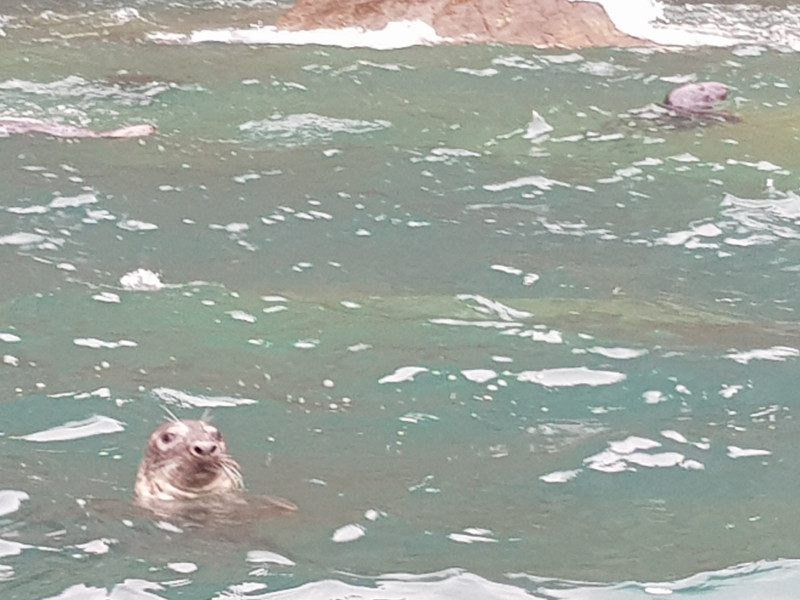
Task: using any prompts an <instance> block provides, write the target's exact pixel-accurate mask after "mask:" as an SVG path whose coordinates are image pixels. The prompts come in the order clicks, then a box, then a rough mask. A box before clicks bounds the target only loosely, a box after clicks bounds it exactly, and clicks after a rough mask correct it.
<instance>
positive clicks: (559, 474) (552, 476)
mask: <svg viewBox="0 0 800 600" xmlns="http://www.w3.org/2000/svg"><path fill="white" fill-rule="evenodd" d="M580 472H581V469H572V470H569V471H553V472H552V473H547V474H546V475H542V476H540V477H539V480H540V481H544V482H545V483H566V482H568V481H572V480H573V479H575V478H576V477H577V476H578V475H579V474H580Z"/></svg>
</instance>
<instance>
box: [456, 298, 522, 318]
mask: <svg viewBox="0 0 800 600" xmlns="http://www.w3.org/2000/svg"><path fill="white" fill-rule="evenodd" d="M456 298H457V299H458V300H461V301H462V302H464V301H467V300H471V301H473V302H475V305H473V306H471V307H470V308H472V309H473V310H475V311H477V312H479V313H483V314H485V315H496V316H497V318H499V319H500V320H501V321H517V320H520V319H527V318H529V317H532V316H533V315H532V314H531V313H529V312H527V311H524V310H517V309H515V308H511V307H510V306H506V305H505V304H503V303H502V302H498V301H497V300H491V299H490V298H486V297H484V296H478V295H475V294H459V295H458V296H456Z"/></svg>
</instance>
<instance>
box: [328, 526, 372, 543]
mask: <svg viewBox="0 0 800 600" xmlns="http://www.w3.org/2000/svg"><path fill="white" fill-rule="evenodd" d="M366 533H367V530H366V529H365V528H364V527H363V525H356V524H353V523H351V524H350V525H344V526H343V527H339V529H337V530H336V531H334V532H333V536H331V540H333V541H334V542H336V543H337V544H341V543H345V542H353V541H355V540H357V539H359V538H362V537H364V536H365V535H366Z"/></svg>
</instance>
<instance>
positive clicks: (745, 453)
mask: <svg viewBox="0 0 800 600" xmlns="http://www.w3.org/2000/svg"><path fill="white" fill-rule="evenodd" d="M771 454H772V452H770V451H769V450H760V449H758V448H739V447H738V446H728V457H729V458H749V457H751V456H769V455H771Z"/></svg>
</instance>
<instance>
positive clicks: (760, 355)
mask: <svg viewBox="0 0 800 600" xmlns="http://www.w3.org/2000/svg"><path fill="white" fill-rule="evenodd" d="M798 356H800V350H798V349H797V348H792V347H790V346H773V347H772V348H764V349H760V350H748V351H746V352H733V353H731V354H726V355H725V358H730V359H731V360H734V361H736V362H738V363H740V364H743V365H746V364H747V363H749V362H750V361H751V360H774V361H785V360H788V359H790V358H797V357H798Z"/></svg>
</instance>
